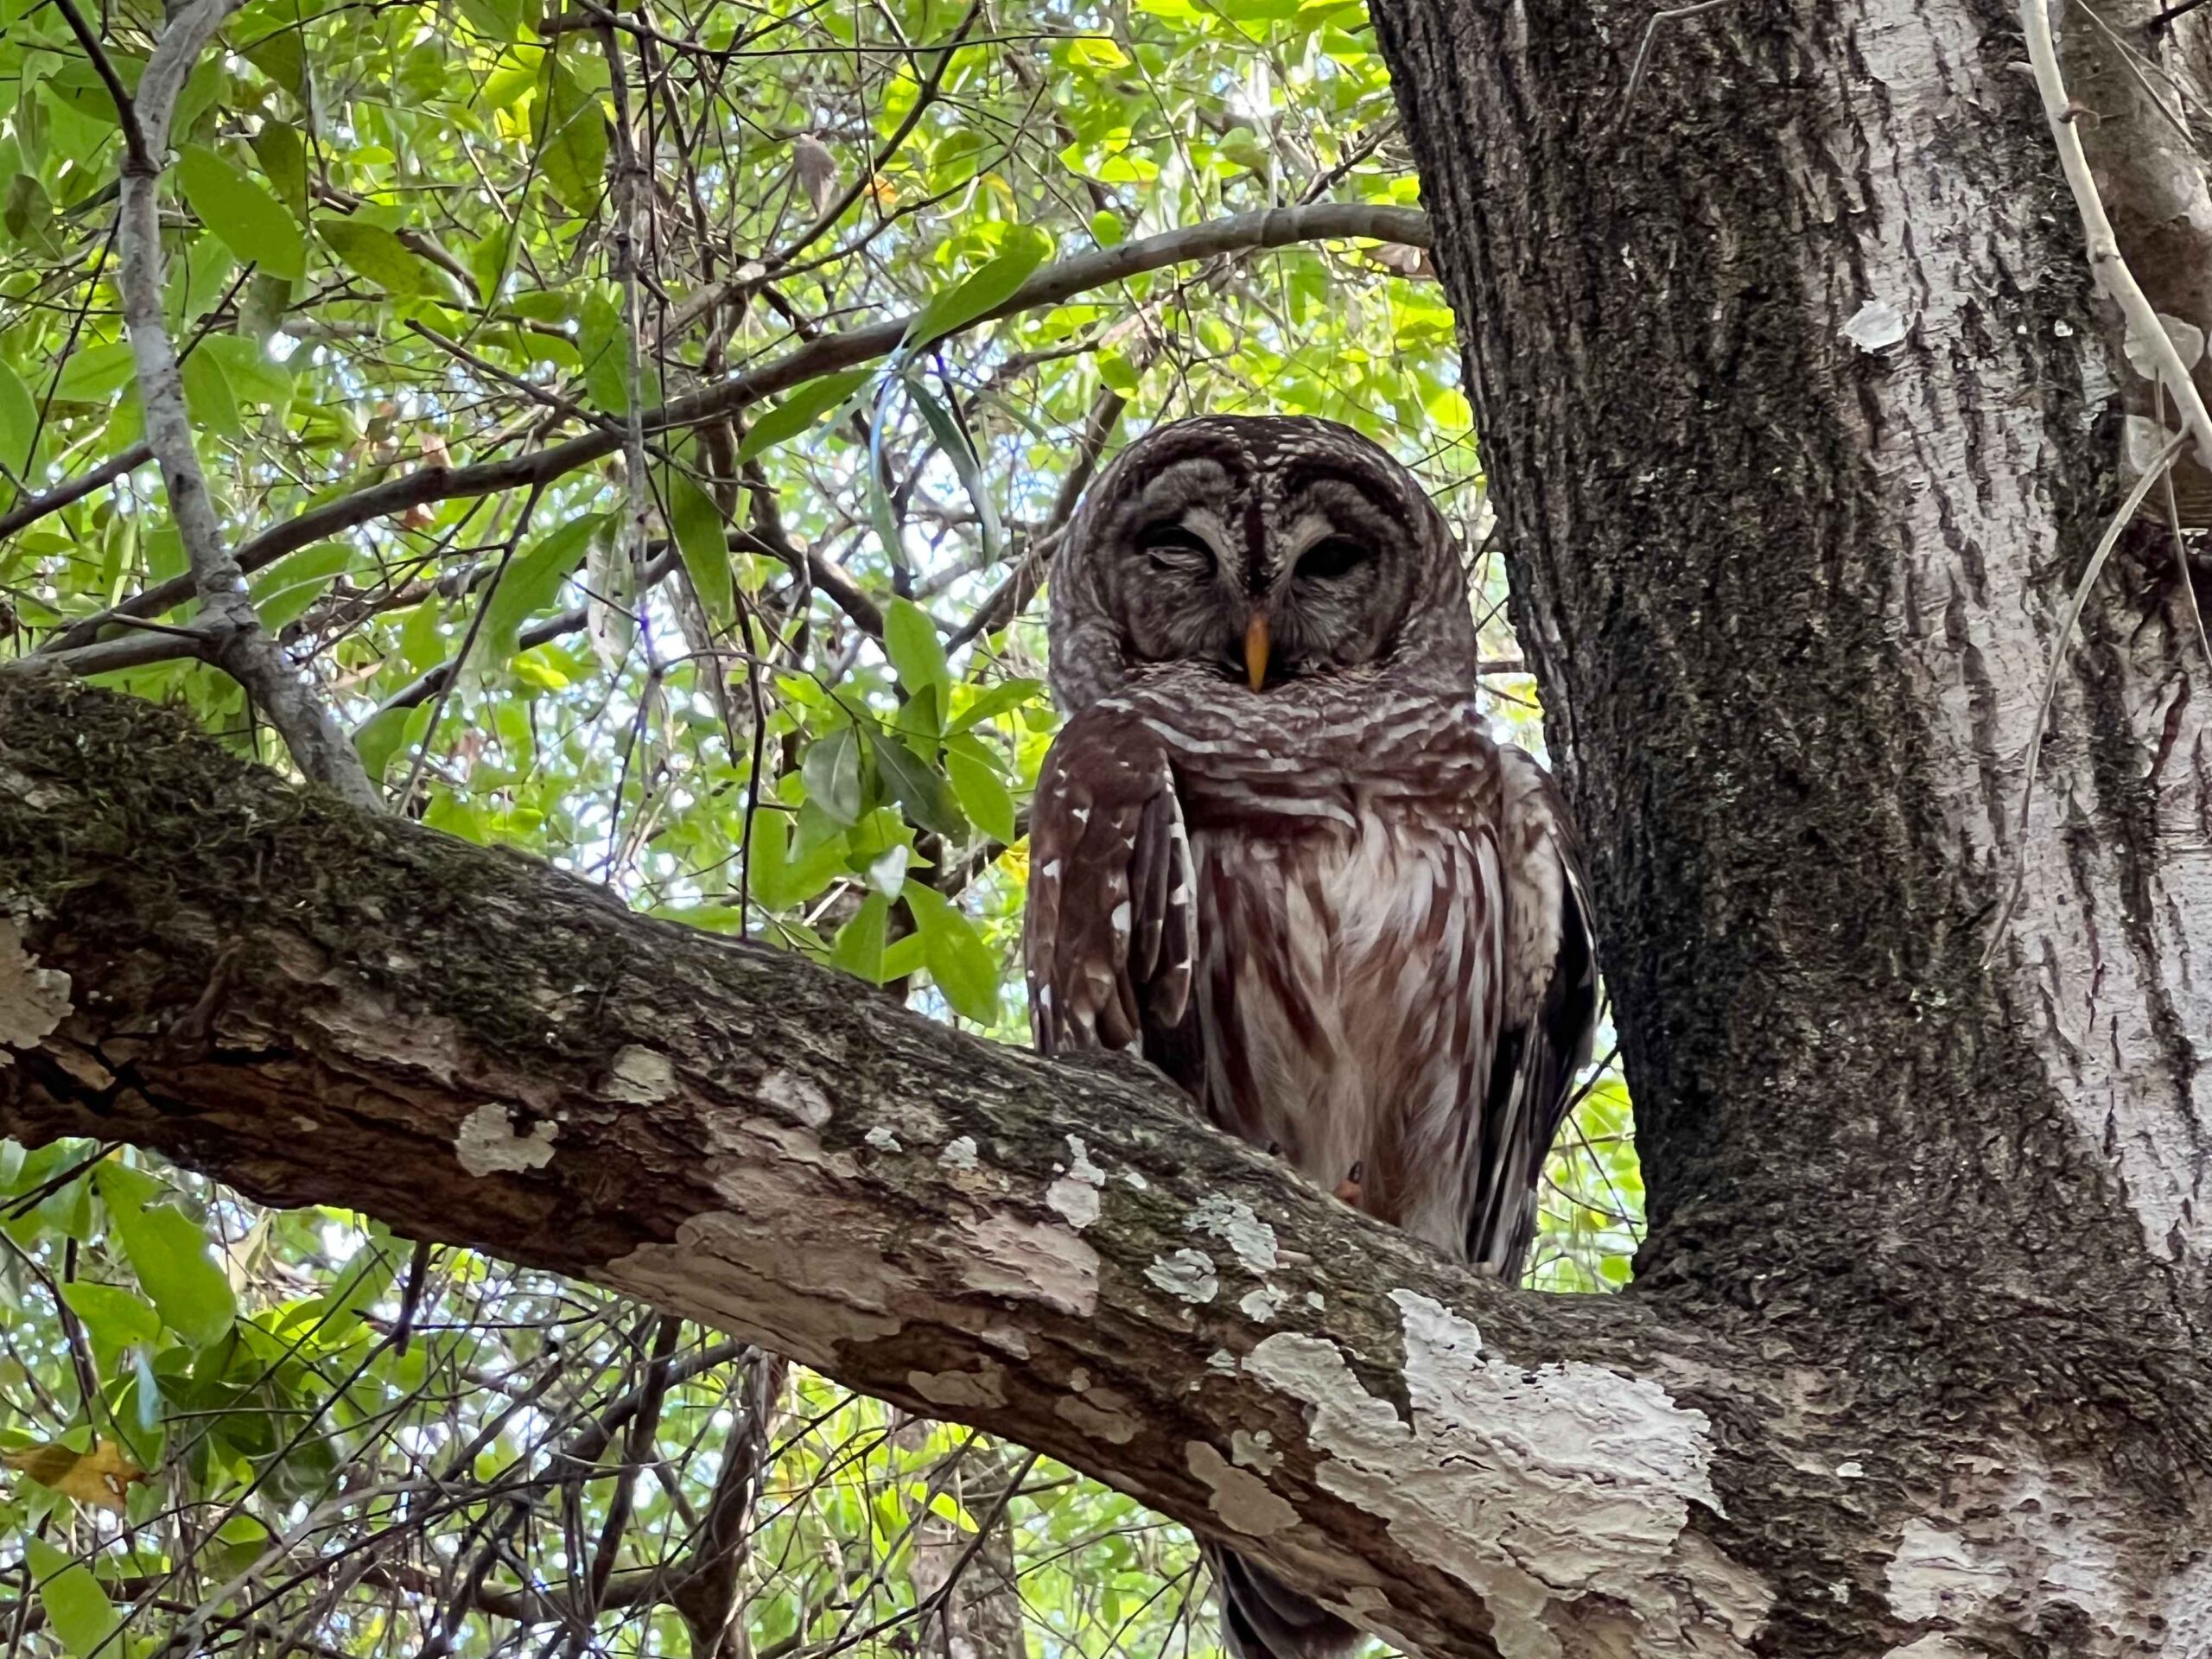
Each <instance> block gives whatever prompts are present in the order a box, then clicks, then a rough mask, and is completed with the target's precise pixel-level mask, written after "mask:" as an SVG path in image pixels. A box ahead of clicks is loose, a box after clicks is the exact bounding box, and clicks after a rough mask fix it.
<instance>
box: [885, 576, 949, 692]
mask: <svg viewBox="0 0 2212 1659" xmlns="http://www.w3.org/2000/svg"><path fill="white" fill-rule="evenodd" d="M883 654H884V655H885V656H887V657H888V658H890V659H891V666H892V667H893V669H894V670H896V671H897V672H898V675H899V684H901V685H903V686H905V687H906V690H907V693H908V694H909V695H910V696H920V695H921V694H922V693H923V692H924V691H925V690H928V689H929V688H931V687H932V686H934V687H936V688H937V693H938V708H940V709H942V708H944V706H945V702H946V700H947V699H948V698H949V697H950V696H951V692H952V670H951V668H950V666H949V665H948V664H946V662H945V660H944V641H943V640H942V639H938V632H937V624H936V623H934V622H932V621H931V620H930V618H929V613H928V612H926V611H925V610H923V609H922V607H920V606H918V605H917V604H915V603H914V601H912V600H911V599H902V598H899V596H898V595H896V594H893V596H892V598H891V599H890V600H889V601H888V602H887V603H886V604H885V606H884V607H883Z"/></svg>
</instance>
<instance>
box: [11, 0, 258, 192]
mask: <svg viewBox="0 0 2212 1659" xmlns="http://www.w3.org/2000/svg"><path fill="white" fill-rule="evenodd" d="M54 6H55V8H56V9H57V10H59V11H60V13H61V16H62V20H63V21H64V22H67V24H68V25H69V32H70V33H71V34H72V35H75V36H76V37H77V44H78V45H79V46H81V47H83V48H85V55H86V57H88V58H90V59H91V60H92V69H93V71H94V73H97V74H98V75H99V78H100V81H101V84H102V85H103V86H105V87H106V88H107V95H108V96H109V97H110V98H111V99H114V100H115V113H116V118H117V120H118V122H119V123H120V124H121V125H122V127H123V155H124V167H123V171H124V175H125V176H126V177H127V176H128V175H130V174H131V173H133V172H140V173H148V174H157V173H159V172H160V171H161V167H160V164H159V163H158V162H156V160H155V159H154V157H155V154H156V151H157V150H158V149H159V148H160V146H161V143H162V140H165V139H166V138H167V137H168V124H169V111H168V109H163V110H162V111H161V112H160V117H159V124H160V126H161V129H162V130H161V133H160V134H159V135H158V137H156V141H155V142H154V143H151V144H149V143H147V140H146V129H145V125H144V124H143V122H142V120H141V119H140V118H139V114H138V110H137V104H136V102H135V101H134V100H133V99H132V98H131V96H130V89H129V88H128V87H126V86H124V84H123V77H122V76H121V75H120V74H118V73H116V67H115V62H114V60H112V59H111V58H110V57H109V56H108V54H107V48H106V47H105V46H104V45H102V44H101V43H100V37H99V34H98V33H97V32H96V31H95V30H94V29H93V28H92V25H91V24H90V23H88V22H86V21H85V14H84V13H83V12H81V11H79V10H77V8H76V5H75V3H74V0H54ZM226 10H227V8H226ZM164 44H166V41H165V42H164ZM193 55H194V57H197V56H198V55H199V52H198V49H197V48H194V53H193ZM149 67H151V66H150V65H149ZM188 67H189V66H188ZM172 96H174V95H172Z"/></svg>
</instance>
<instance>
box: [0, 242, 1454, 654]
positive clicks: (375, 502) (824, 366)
mask: <svg viewBox="0 0 2212 1659" xmlns="http://www.w3.org/2000/svg"><path fill="white" fill-rule="evenodd" d="M1429 234H1430V232H1429V225H1428V219H1427V216H1426V215H1424V214H1422V213H1419V212H1417V211H1415V210H1414V209H1413V208H1409V207H1377V206H1374V205H1371V204H1369V203H1364V202H1320V203H1317V204H1315V205H1314V206H1313V207H1279V208H1270V209H1268V211H1266V212H1263V213H1238V214H1236V215H1233V216H1231V217H1230V218H1227V219H1214V220H1211V221H1210V222H1209V223H1206V224H1204V225H1193V226H1185V228H1183V229H1181V230H1175V231H1168V232H1163V233H1162V234H1160V235H1159V236H1152V237H1144V238H1139V239H1137V240H1135V241H1129V242H1123V243H1122V244H1120V245H1117V246H1115V247H1111V248H1102V249H1097V250H1095V251H1091V252H1089V253H1084V254H1078V255H1077V257H1074V258H1072V259H1067V260H1063V261H1062V262H1061V263H1059V264H1055V265H1051V266H1048V267H1046V269H1045V270H1040V271H1039V272H1038V273H1037V274H1036V275H1035V276H1033V277H1031V278H1030V279H1029V280H1028V281H1027V283H1023V284H1022V285H1021V287H1020V288H1019V289H1016V290H1015V291H1014V294H1013V295H1011V296H1009V297H1008V298H1007V300H1005V301H1004V302H1002V303H1001V304H999V305H997V306H995V307H993V308H991V309H990V310H989V311H988V312H986V313H985V314H983V315H982V316H980V317H977V318H976V319H974V322H976V323H983V322H989V321H995V320H996V319H998V318H1001V317H1006V316H1012V315H1014V314H1016V313H1017V312H1022V311H1033V310H1036V309H1039V308H1042V307H1046V306H1053V305H1058V304H1059V303H1061V302H1063V301H1065V300H1068V299H1071V298H1072V297H1073V296H1076V295H1077V294H1082V293H1087V292H1089V291H1090V289H1097V288H1105V287H1108V286H1110V285H1112V284H1113V283H1120V282H1123V281H1126V280H1127V279H1128V278H1129V277H1136V276H1141V275H1142V274H1143V273H1145V272H1147V271H1152V270H1161V269H1164V268H1165V267H1166V266H1169V265H1178V264H1190V263H1193V262H1196V261H1199V260H1205V259H1211V258H1217V257H1220V256H1221V255H1223V254H1227V253H1238V252H1244V251H1250V250H1253V249H1259V248H1281V247H1287V246H1290V245H1293V244H1295V243H1300V242H1314V241H1331V240H1338V239H1343V238H1372V239H1374V240H1376V241H1382V242H1402V243H1405V244H1407V245H1409V246H1412V247H1421V248H1425V247H1427V246H1428V245H1429ZM913 321H914V319H913V317H912V316H911V315H908V316H899V317H893V318H891V319H890V320H888V321H884V322H879V323H874V324H871V325H870V326H868V327H864V328H855V329H851V330H849V331H848V332H846V333H843V334H824V335H823V336H822V337H821V338H819V339H817V340H810V341H809V342H807V343H806V344H804V345H803V346H798V347H797V348H796V349H794V350H792V351H791V352H789V353H785V355H784V356H782V357H780V358H778V359H774V360H772V361H771V362H767V363H764V364H762V365H760V366H759V367H757V368H752V369H746V370H742V371H741V372H738V373H736V374H733V375H731V376H729V377H728V378H727V379H724V380H721V381H720V382H717V383H716V384H715V385H709V386H706V387H703V388H702V389H701V390H699V391H695V392H692V393H690V394H689V395H688V396H685V397H679V398H677V399H676V400H675V401H674V402H672V403H669V404H663V405H662V406H661V407H660V408H658V409H656V410H648V411H647V412H646V414H645V419H644V424H645V428H646V429H647V430H648V431H667V430H671V429H678V428H686V427H691V426H696V425H697V424H699V423H702V422H704V421H709V420H718V419H721V418H723V417H725V416H728V415H731V414H733V413H734V412H736V411H738V410H744V409H747V408H750V407H752V406H753V404H758V403H760V402H761V401H763V400H764V399H766V398H768V397H774V396H775V395H776V394H778V393H779V392H783V391H790V390H791V388H792V387H793V386H796V385H799V384H800V383H802V382H804V381H807V380H811V379H815V378H818V377H820V376H822V375H825V374H831V373H835V372H836V371H837V370H839V369H848V368H852V367H854V366H855V365H859V364H861V363H867V362H871V361H873V360H874V359H877V358H880V357H886V356H888V355H889V354H890V353H892V352H893V351H895V350H897V349H898V347H899V344H900V343H901V342H902V341H903V340H905V339H906V332H907V330H908V328H909V327H911V326H912V323H913ZM971 326H972V325H971ZM620 442H621V440H620V435H619V434H618V433H617V432H615V431H610V430H608V429H606V428H601V429H597V430H594V431H591V432H587V433H582V434H580V435H577V436H575V437H573V438H570V439H568V440H567V441H565V442H561V443H557V444H554V445H552V446H550V448H544V449H540V450H537V451H535V452H533V453H531V454H524V455H516V456H512V457H509V458H507V459H505V460H500V461H480V462H478V463H476V464H475V465H473V466H468V467H423V468H422V469H421V470H419V471H416V472H413V473H409V474H405V475H404V476H402V477H398V478H394V479H389V480H385V482H383V483H380V484H375V485H372V486H369V487H368V488H366V489H362V490H356V491H354V492H353V493H351V494H349V495H345V496H341V497H340V498H339V499H336V500H334V501H329V502H326V503H324V504H323V505H321V506H317V507H313V508H310V509H308V511H307V512H302V513H300V514H297V515H296V516H295V517H294V518H289V519H287V520H286V521H285V522H283V524H276V525H272V526H271V527H270V528H269V529H267V530H264V531H262V532H261V533H260V534H259V535H257V536H256V537H253V538H252V539H251V540H250V541H248V542H246V543H244V544H243V545H241V546H240V547H239V549H238V555H237V563H238V568H239V569H241V570H245V571H247V572H251V571H254V570H257V569H261V568H262V567H264V566H265V565H268V564H270V563H275V561H277V559H280V558H282V557H283V556H284V555H285V554H287V553H290V552H295V551H296V550H298V549H300V548H302V547H306V546H308V545H309V544H310V543H315V542H319V541H324V540H327V539H329V538H330V537H335V536H339V535H342V534H343V533H344V532H346V531H349V530H352V529H354V528H356V527H358V526H359V525H361V524H368V523H370V522H372V520H374V519H378V518H386V517H389V516H391V515H393V514H397V513H402V512H406V511H407V510H408V509H409V508H410V507H415V506H421V505H425V504H426V503H429V502H434V501H448V500H452V499H456V498H459V497H466V496H479V495H490V494H493V493H497V492H499V491H502V490H512V489H523V488H527V487H528V486H531V485H532V484H545V483H550V482H551V481H552V480H555V479H556V478H560V477H562V476H563V475H564V474H569V473H571V472H574V471H575V469H576V468H578V467H584V466H588V465H589V464H590V463H591V462H593V461H597V460H599V459H601V457H602V456H605V455H607V454H612V453H613V451H614V450H615V449H616V448H619V447H620ZM191 594H192V584H191V582H190V581H189V580H186V579H179V580H174V581H170V582H158V583H156V584H155V585H154V586H153V587H151V588H147V589H146V590H145V591H144V592H143V593H141V594H137V595H136V596H134V597H133V598H131V599H129V600H126V601H124V603H123V604H122V605H120V606H118V607H116V608H115V609H114V610H112V611H105V612H102V613H100V614H99V615H97V616H92V617H87V618H86V619H85V620H83V621H81V622H78V623H74V624H72V625H71V626H69V627H68V628H67V629H66V630H64V631H63V632H60V633H59V634H56V635H54V637H53V638H52V639H48V641H47V642H46V643H45V644H43V645H41V646H40V647H39V650H38V651H37V652H35V653H33V655H34V657H36V658H48V659H50V658H60V660H61V661H62V662H63V663H64V664H67V665H68V666H70V667H72V668H76V669H79V670H80V671H81V670H83V669H84V664H85V662H86V658H84V657H80V656H79V654H78V653H79V652H80V651H81V650H82V648H83V647H86V646H88V645H92V644H93V643H94V641H96V640H98V639H99V636H100V633H101V632H102V630H104V629H105V627H107V626H109V625H111V623H112V622H113V621H114V620H115V619H116V617H117V615H118V613H120V614H124V615H130V616H149V615H151V616H158V615H159V614H160V613H162V612H163V611H165V610H168V609H169V608H170V607H172V606H175V605H176V604H178V603H180V602H181V601H183V600H185V599H188V598H189V597H190V596H191ZM170 654H172V655H174V654H175V653H174V652H172V653H170Z"/></svg>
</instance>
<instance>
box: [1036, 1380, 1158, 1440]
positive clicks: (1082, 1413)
mask: <svg viewBox="0 0 2212 1659" xmlns="http://www.w3.org/2000/svg"><path fill="white" fill-rule="evenodd" d="M1052 1414H1053V1415H1054V1416H1056V1417H1058V1419H1060V1421H1063V1422H1066V1423H1072V1424H1074V1425H1075V1427H1076V1428H1077V1430H1078V1431H1079V1432H1081V1433H1084V1434H1087V1435H1089V1436H1090V1438H1091V1439H1092V1440H1103V1441H1105V1442H1106V1443H1107V1444H1108V1445H1109V1446H1127V1445H1128V1443H1129V1442H1130V1441H1131V1440H1135V1439H1136V1437H1137V1435H1138V1433H1140V1432H1141V1430H1142V1429H1143V1427H1144V1425H1143V1423H1142V1422H1141V1421H1139V1420H1138V1419H1137V1418H1136V1417H1135V1415H1134V1414H1132V1413H1131V1412H1130V1410H1129V1402H1128V1400H1127V1399H1125V1398H1124V1397H1122V1395H1118V1394H1116V1393H1115V1392H1114V1390H1113V1389H1091V1390H1090V1391H1089V1392H1088V1393H1086V1394H1084V1395H1081V1396H1077V1395H1072V1394H1071V1395H1068V1396H1067V1397H1066V1398H1065V1400H1062V1401H1061V1402H1059V1403H1058V1405H1056V1406H1054V1407H1053V1408H1052Z"/></svg>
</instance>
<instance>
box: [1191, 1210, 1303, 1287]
mask: <svg viewBox="0 0 2212 1659" xmlns="http://www.w3.org/2000/svg"><path fill="white" fill-rule="evenodd" d="M1183 1224H1184V1225H1185V1227H1188V1228H1189V1229H1190V1230H1192V1232H1194V1233H1205V1234H1206V1235H1208V1236H1211V1237H1213V1238H1217V1239H1219V1240H1221V1241H1222V1243H1224V1244H1226V1245H1228V1246H1229V1248H1230V1249H1231V1250H1232V1251H1234V1252H1235V1253H1236V1259H1237V1260H1238V1261H1239V1262H1243V1264H1244V1270H1245V1271H1246V1272H1247V1273H1249V1274H1252V1275H1253V1276H1254V1277H1255V1278H1257V1277H1258V1276H1259V1275H1261V1274H1268V1273H1273V1272H1274V1270H1275V1268H1277V1267H1278V1266H1279V1265H1281V1256H1280V1255H1279V1254H1278V1253H1277V1251H1276V1249H1275V1230H1274V1228H1272V1227H1270V1226H1268V1224H1267V1223H1266V1222H1264V1221H1262V1220H1261V1219H1260V1218H1259V1217H1257V1216H1255V1215H1254V1214H1253V1213H1252V1206H1251V1205H1249V1204H1239V1203H1237V1202H1236V1200H1235V1199H1234V1198H1224V1197H1222V1196H1221V1194H1220V1193H1218V1192H1209V1193H1208V1194H1206V1196H1205V1198H1201V1199H1199V1200H1198V1208H1197V1209H1195V1210H1193V1211H1191V1213H1190V1214H1189V1215H1187V1216H1185V1217H1183Z"/></svg>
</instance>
